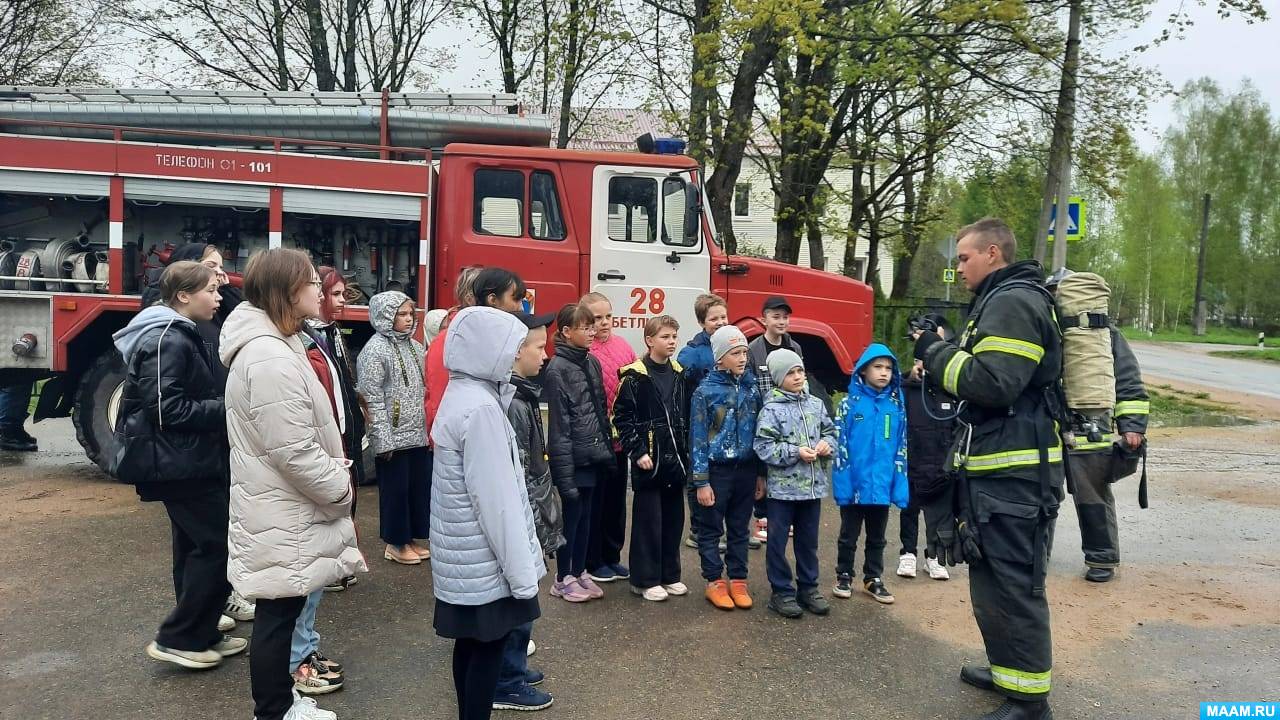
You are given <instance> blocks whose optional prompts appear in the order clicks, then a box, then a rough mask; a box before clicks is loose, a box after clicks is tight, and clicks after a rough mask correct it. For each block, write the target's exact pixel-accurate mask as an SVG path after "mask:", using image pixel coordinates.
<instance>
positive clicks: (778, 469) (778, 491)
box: [754, 348, 836, 618]
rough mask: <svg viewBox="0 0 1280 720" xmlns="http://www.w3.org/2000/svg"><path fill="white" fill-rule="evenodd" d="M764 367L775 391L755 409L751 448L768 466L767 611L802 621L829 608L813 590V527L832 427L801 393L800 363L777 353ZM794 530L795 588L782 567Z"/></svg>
mask: <svg viewBox="0 0 1280 720" xmlns="http://www.w3.org/2000/svg"><path fill="white" fill-rule="evenodd" d="M766 363H767V365H768V370H769V374H770V376H771V379H772V381H773V384H774V387H773V389H772V390H770V391H769V394H768V395H767V396H765V398H764V407H763V408H761V409H760V416H759V419H757V421H756V439H755V443H754V447H755V451H756V455H758V456H759V457H760V460H761V461H762V462H764V463H765V464H766V465H767V466H768V467H769V474H768V479H767V496H768V499H767V501H766V502H767V510H768V518H769V524H768V528H769V548H768V550H767V551H766V557H765V562H766V567H767V569H768V574H769V585H771V586H772V588H773V596H772V597H771V598H770V600H769V609H770V610H773V611H774V612H776V613H778V614H780V615H782V616H783V617H790V618H795V617H799V616H800V615H801V614H802V610H801V608H804V609H806V610H809V611H810V612H812V613H814V614H815V615H826V614H827V612H828V611H829V610H830V609H831V608H830V605H829V604H828V603H827V601H826V599H825V598H823V597H822V595H821V594H820V593H819V592H818V522H819V518H820V515H821V510H822V498H825V497H826V496H827V494H828V493H829V492H830V491H831V469H832V466H833V465H834V456H835V448H836V426H835V423H833V422H832V421H831V416H829V415H827V409H826V406H825V405H823V404H822V401H821V400H819V399H818V398H816V397H814V396H812V395H810V394H809V393H808V392H806V391H805V371H804V361H803V360H802V359H801V358H800V356H799V355H798V354H797V353H795V352H793V351H791V350H787V349H785V348H784V349H782V350H775V351H774V352H772V353H770V354H769V358H768V360H767V361H766ZM793 527H794V528H795V548H794V550H795V556H796V574H795V580H796V584H795V585H792V576H791V567H790V565H789V564H788V563H787V536H788V534H789V533H790V532H791V529H792V528H793ZM797 586H798V587H797ZM797 590H798V591H797Z"/></svg>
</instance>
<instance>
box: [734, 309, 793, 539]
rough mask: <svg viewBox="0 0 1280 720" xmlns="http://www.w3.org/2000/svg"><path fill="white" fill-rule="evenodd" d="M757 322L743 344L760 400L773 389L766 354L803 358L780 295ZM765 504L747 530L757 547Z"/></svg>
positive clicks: (765, 534)
mask: <svg viewBox="0 0 1280 720" xmlns="http://www.w3.org/2000/svg"><path fill="white" fill-rule="evenodd" d="M760 323H761V324H762V325H764V334H763V335H761V336H760V337H758V338H756V339H755V340H752V341H751V344H750V345H748V346H747V352H748V361H747V362H748V365H749V366H750V368H751V372H753V373H755V376H756V383H757V384H758V385H759V386H760V397H761V402H763V401H764V399H766V398H768V397H769V393H770V392H771V391H772V390H773V378H772V377H771V376H770V375H769V362H768V360H769V354H770V353H772V352H774V351H775V350H782V349H784V348H785V349H787V350H790V351H792V352H794V353H795V354H797V355H799V356H800V359H801V360H803V359H804V352H803V351H801V350H800V343H798V342H796V341H795V340H793V339H792V338H791V335H790V334H789V333H788V332H787V330H789V329H790V328H791V303H788V302H787V299H786V298H785V297H782V296H781V295H772V296H770V297H768V298H765V301H764V307H763V308H761V310H760ZM766 514H767V507H766V504H765V501H764V500H757V501H756V508H755V516H756V527H755V529H754V530H753V531H752V533H751V539H750V545H751V547H753V548H758V547H760V544H761V543H765V542H768V541H769V521H768V519H767V518H766Z"/></svg>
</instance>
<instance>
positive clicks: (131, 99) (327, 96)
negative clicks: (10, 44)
mask: <svg viewBox="0 0 1280 720" xmlns="http://www.w3.org/2000/svg"><path fill="white" fill-rule="evenodd" d="M4 95H8V96H11V97H9V98H8V99H11V100H13V99H17V100H32V101H34V102H128V103H139V102H152V103H166V104H175V105H177V104H203V105H284V106H297V105H313V106H321V107H352V106H356V105H366V106H368V105H381V104H382V103H383V102H384V95H385V101H386V102H387V103H388V104H390V105H392V106H394V107H501V108H506V107H510V106H512V105H519V104H520V101H519V100H518V99H517V98H516V96H515V95H514V94H511V93H410V92H388V93H385V94H384V93H383V92H382V91H370V92H318V91H288V90H186V89H184V90H172V89H165V88H93V87H43V86H38V85H6V86H0V96H4Z"/></svg>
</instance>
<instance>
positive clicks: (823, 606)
mask: <svg viewBox="0 0 1280 720" xmlns="http://www.w3.org/2000/svg"><path fill="white" fill-rule="evenodd" d="M796 601H797V602H799V603H800V607H802V608H804V609H805V610H808V611H809V612H811V613H813V614H814V615H826V614H827V613H829V612H831V603H829V602H827V599H826V598H824V597H822V593H820V592H818V588H809V589H808V590H801V591H800V594H799V595H797V596H796Z"/></svg>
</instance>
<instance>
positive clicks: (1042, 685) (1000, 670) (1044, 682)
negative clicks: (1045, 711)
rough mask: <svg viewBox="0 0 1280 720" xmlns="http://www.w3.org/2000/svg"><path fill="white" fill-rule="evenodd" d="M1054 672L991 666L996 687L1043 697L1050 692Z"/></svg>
mask: <svg viewBox="0 0 1280 720" xmlns="http://www.w3.org/2000/svg"><path fill="white" fill-rule="evenodd" d="M1052 672H1053V671H1052V670H1045V671H1044V672H1025V671H1023V670H1014V669H1013V668H1007V667H1001V666H999V665H992V666H991V680H992V682H994V683H995V684H996V687H1002V688H1005V689H1006V690H1013V691H1015V692H1020V693H1023V694H1025V695H1041V694H1044V693H1047V692H1049V685H1050V675H1051V674H1052Z"/></svg>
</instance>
